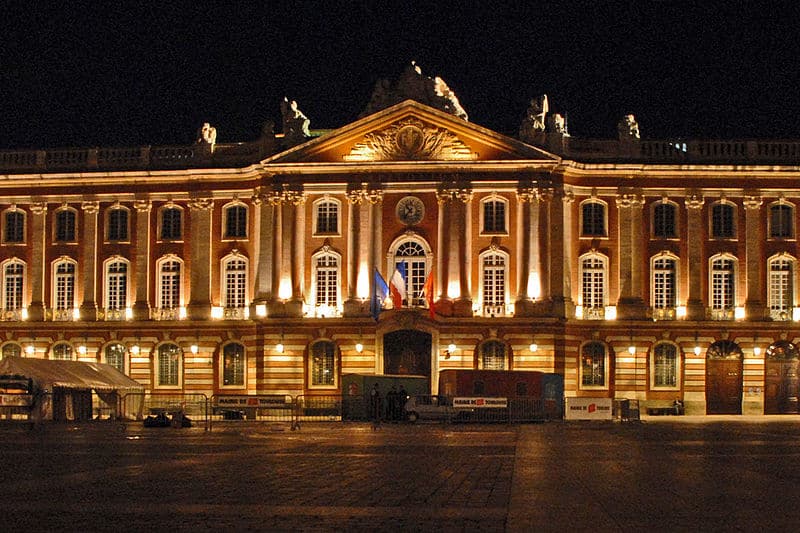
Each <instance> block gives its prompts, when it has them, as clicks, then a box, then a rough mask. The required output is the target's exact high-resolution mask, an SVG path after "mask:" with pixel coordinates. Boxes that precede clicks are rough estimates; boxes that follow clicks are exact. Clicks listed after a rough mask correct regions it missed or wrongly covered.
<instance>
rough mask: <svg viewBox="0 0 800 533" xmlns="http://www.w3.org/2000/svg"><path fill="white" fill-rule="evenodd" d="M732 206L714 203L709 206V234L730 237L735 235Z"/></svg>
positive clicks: (721, 237) (719, 237)
mask: <svg viewBox="0 0 800 533" xmlns="http://www.w3.org/2000/svg"><path fill="white" fill-rule="evenodd" d="M734 212H735V210H734V208H733V206H732V205H730V204H714V206H713V207H712V208H711V236H712V237H714V238H715V239H732V238H734V237H735V236H736V226H735V221H734Z"/></svg>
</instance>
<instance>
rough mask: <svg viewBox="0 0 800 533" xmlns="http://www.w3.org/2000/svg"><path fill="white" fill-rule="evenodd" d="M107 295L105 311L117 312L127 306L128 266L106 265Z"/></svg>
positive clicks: (121, 264) (119, 263) (124, 264)
mask: <svg viewBox="0 0 800 533" xmlns="http://www.w3.org/2000/svg"><path fill="white" fill-rule="evenodd" d="M107 282H108V295H107V300H106V309H109V310H113V311H118V310H121V309H124V308H125V307H126V306H127V304H128V301H127V300H128V265H127V264H126V263H121V262H118V263H112V264H110V265H108V281H107Z"/></svg>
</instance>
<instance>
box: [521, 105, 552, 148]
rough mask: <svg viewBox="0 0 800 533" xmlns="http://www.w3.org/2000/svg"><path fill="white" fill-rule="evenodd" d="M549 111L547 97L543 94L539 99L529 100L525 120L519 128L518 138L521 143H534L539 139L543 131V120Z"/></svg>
mask: <svg viewBox="0 0 800 533" xmlns="http://www.w3.org/2000/svg"><path fill="white" fill-rule="evenodd" d="M548 111H550V104H549V103H548V101H547V95H546V94H543V95H542V96H540V97H539V98H534V99H533V100H531V103H530V105H529V106H528V110H527V111H526V112H525V118H523V119H522V124H520V126H519V137H520V139H522V140H523V141H536V140H538V139H539V138H540V137H541V134H542V133H544V130H545V120H546V117H547V113H548Z"/></svg>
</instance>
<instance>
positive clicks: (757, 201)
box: [742, 196, 764, 211]
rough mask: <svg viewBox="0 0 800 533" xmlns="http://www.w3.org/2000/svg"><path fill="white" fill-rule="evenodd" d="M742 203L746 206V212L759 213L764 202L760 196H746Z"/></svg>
mask: <svg viewBox="0 0 800 533" xmlns="http://www.w3.org/2000/svg"><path fill="white" fill-rule="evenodd" d="M742 203H743V204H744V208H745V210H747V211H757V210H758V209H759V208H760V207H761V204H763V203H764V202H763V200H762V199H761V197H760V196H745V197H744V201H743V202H742Z"/></svg>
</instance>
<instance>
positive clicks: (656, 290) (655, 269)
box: [650, 254, 678, 319]
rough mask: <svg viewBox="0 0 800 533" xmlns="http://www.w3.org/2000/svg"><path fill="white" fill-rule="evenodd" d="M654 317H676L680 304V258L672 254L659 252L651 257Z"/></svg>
mask: <svg viewBox="0 0 800 533" xmlns="http://www.w3.org/2000/svg"><path fill="white" fill-rule="evenodd" d="M650 265H651V268H650V276H651V293H650V294H651V295H652V302H653V310H654V312H653V318H658V319H665V318H674V317H675V315H674V311H675V307H676V306H677V305H678V282H677V280H678V273H677V269H678V267H677V265H678V260H677V258H676V257H675V256H673V255H671V254H659V255H657V256H654V257H652V258H651V259H650Z"/></svg>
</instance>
